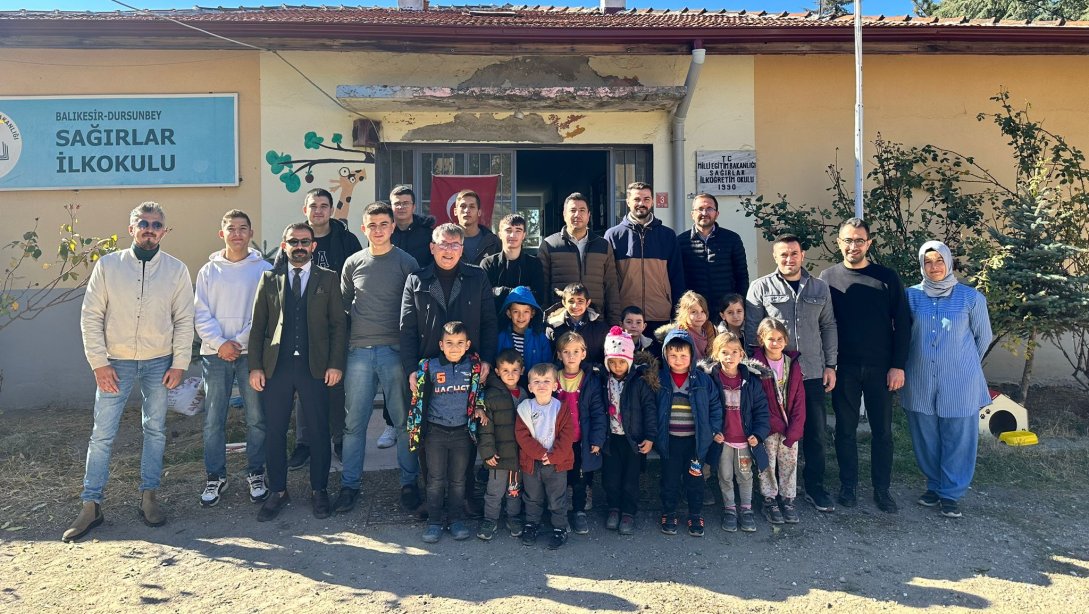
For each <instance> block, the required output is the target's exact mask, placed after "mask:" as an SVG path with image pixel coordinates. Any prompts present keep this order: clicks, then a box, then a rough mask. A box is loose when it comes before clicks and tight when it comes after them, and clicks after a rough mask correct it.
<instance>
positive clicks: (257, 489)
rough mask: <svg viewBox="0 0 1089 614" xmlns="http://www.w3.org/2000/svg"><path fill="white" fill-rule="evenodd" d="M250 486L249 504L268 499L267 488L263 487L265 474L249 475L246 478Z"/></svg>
mask: <svg viewBox="0 0 1089 614" xmlns="http://www.w3.org/2000/svg"><path fill="white" fill-rule="evenodd" d="M246 481H247V482H249V484H250V503H257V502H258V501H264V500H265V499H268V487H267V486H266V485H265V474H263V473H251V474H249V475H247V476H246Z"/></svg>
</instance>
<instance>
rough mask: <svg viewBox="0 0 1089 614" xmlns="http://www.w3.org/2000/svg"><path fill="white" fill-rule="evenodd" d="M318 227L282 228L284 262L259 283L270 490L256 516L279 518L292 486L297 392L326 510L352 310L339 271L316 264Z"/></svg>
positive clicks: (320, 503)
mask: <svg viewBox="0 0 1089 614" xmlns="http://www.w3.org/2000/svg"><path fill="white" fill-rule="evenodd" d="M315 247H316V245H315V241H314V231H313V229H311V227H310V226H308V225H307V224H304V223H302V222H298V223H295V224H290V225H288V227H287V228H286V229H284V235H283V242H282V243H280V248H281V249H282V250H284V252H285V253H287V255H288V259H287V267H285V268H281V269H273V270H271V271H266V272H265V273H264V274H263V275H262V276H261V281H260V282H259V283H258V285H257V299H256V300H255V301H254V304H253V323H252V326H251V328H250V343H249V349H250V386H252V387H253V389H254V390H256V391H258V392H259V393H261V406H262V407H263V408H264V411H265V434H266V438H265V451H266V457H267V463H268V489H269V491H271V493H270V495H269V497H268V499H266V500H265V503H264V505H262V506H261V511H260V512H258V514H257V520H258V521H259V522H265V521H269V520H272V519H274V518H276V516H277V515H278V514H279V513H280V510H282V509H283V507H284V506H285V505H287V503H288V502H289V501H290V500H291V499H290V496H289V495H288V493H287V427H288V423H289V422H290V418H291V409H292V406H293V404H294V403H293V402H294V396H295V394H298V395H299V412H300V414H301V420H302V422H304V423H305V424H306V426H307V428H308V429H310V431H311V432H312V433H313V434H314V438H313V440H312V442H311V450H310V455H311V457H312V458H311V461H310V488H311V489H312V493H311V501H312V503H313V509H314V517H315V518H327V517H328V516H329V493H328V492H327V491H326V486H327V484H328V482H329V462H330V454H331V449H330V443H329V388H331V387H332V386H335V385H336V384H337V383H339V382H340V380H341V377H342V375H343V373H344V363H345V353H346V351H347V338H346V337H347V318H346V317H345V315H344V305H343V304H342V302H341V294H340V276H339V275H337V274H336V273H334V272H333V271H330V270H328V269H323V268H321V267H319V266H314V263H313V261H312V260H311V256H312V254H313V252H314V249H315Z"/></svg>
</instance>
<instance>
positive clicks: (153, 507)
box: [62, 202, 193, 542]
mask: <svg viewBox="0 0 1089 614" xmlns="http://www.w3.org/2000/svg"><path fill="white" fill-rule="evenodd" d="M128 230H129V234H130V235H132V240H133V244H132V247H131V248H129V249H126V250H121V251H118V252H114V253H112V254H108V255H106V256H103V257H102V259H100V260H99V261H98V263H97V264H96V265H95V268H94V270H93V271H91V276H90V278H89V279H88V282H87V292H86V293H85V295H84V297H83V309H82V312H81V315H80V329H81V330H82V332H83V350H84V353H85V354H86V356H87V362H88V363H90V365H91V368H92V369H93V370H94V374H95V384H96V385H97V387H98V390H97V392H96V393H95V410H94V429H93V430H92V431H91V440H90V442H89V443H88V444H87V468H86V472H85V473H84V476H83V494H82V495H81V497H80V498H81V499H82V500H83V507H82V509H81V510H80V513H79V516H77V517H76V519H75V521H74V522H73V523H72V525H71V526H70V527H69V528H68V530H67V531H65V532H64V535H63V536H62V539H63V540H64V541H66V542H68V541H73V540H76V539H79V538H80V537H83V536H84V535H86V534H87V532H88V531H90V530H91V529H93V528H95V527H97V526H98V525H100V524H102V519H103V516H102V510H101V504H102V491H103V490H104V489H105V487H106V481H107V480H108V479H109V469H110V451H111V448H112V447H113V439H114V436H115V435H117V429H118V426H119V425H120V423H121V414H122V412H123V410H124V409H125V402H126V401H127V400H128V397H129V393H131V392H132V389H133V387H135V386H136V385H137V384H139V386H140V392H141V393H142V395H143V397H144V403H143V406H142V407H141V410H140V411H141V418H142V425H143V431H144V450H143V456H142V457H141V458H140V492H141V501H140V516H141V517H142V518H143V520H144V523H145V524H147V525H148V526H153V527H157V526H162V525H163V524H165V523H166V517H165V516H164V515H163V513H162V510H161V509H160V508H159V504H158V502H157V501H156V500H155V491H156V490H157V489H158V488H159V481H160V478H161V477H162V472H163V449H164V448H165V447H166V393H167V390H170V389H173V388H176V387H177V386H178V384H179V383H181V381H182V378H183V377H184V376H185V371H186V370H187V369H188V368H189V361H190V360H191V358H192V353H193V348H192V345H193V286H192V283H191V281H190V278H189V270H188V269H187V268H186V267H185V264H184V263H182V262H181V261H180V260H178V259H177V258H174V257H173V256H170V255H169V254H166V253H164V252H163V251H162V250H161V249H160V248H159V242H160V241H161V240H162V238H163V236H164V235H165V234H166V233H167V230H168V229H167V227H166V214H165V213H164V212H163V209H162V207H160V206H159V205H158V204H157V203H153V202H146V203H143V204H141V205H140V206H139V207H137V208H135V209H133V210H132V213H131V214H130V215H129V229H128Z"/></svg>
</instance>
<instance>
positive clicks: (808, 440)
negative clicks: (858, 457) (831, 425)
mask: <svg viewBox="0 0 1089 614" xmlns="http://www.w3.org/2000/svg"><path fill="white" fill-rule="evenodd" d="M802 384H803V385H804V386H805V430H804V431H803V432H802V459H803V460H804V461H805V467H804V468H803V469H802V482H803V483H804V484H805V490H806V492H808V493H810V494H814V493H818V492H824V466H825V460H824V439H825V436H826V435H825V434H826V433H827V431H828V416H827V415H825V413H824V384H823V382H822V380H821V378H814V379H807V380H805V381H803V382H802Z"/></svg>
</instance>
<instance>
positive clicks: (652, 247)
mask: <svg viewBox="0 0 1089 614" xmlns="http://www.w3.org/2000/svg"><path fill="white" fill-rule="evenodd" d="M627 195H628V196H627V199H628V215H626V216H625V217H624V219H623V220H621V221H620V223H619V224H617V225H616V226H613V227H612V228H610V229H608V230H606V231H605V240H606V241H608V242H609V243H610V244H611V245H612V248H613V256H615V257H616V269H617V273H618V274H619V275H620V304H621V305H623V306H625V307H626V306H628V305H635V306H636V307H638V308H640V309H642V310H643V314H644V316H645V317H646V321H647V328H649V329H651V330H654V329H656V328H658V327H659V326H661V325H662V324H665V323H667V322H669V321H670V320H671V319H672V318H673V306H674V305H676V304H677V301H679V300H680V298H681V295H682V294H684V270H683V269H682V268H681V255H680V250H679V249H678V248H677V234H676V233H675V232H673V230H672V229H670V228H669V227H668V226H666V225H664V224H662V221H661V220H659V219H657V218H655V217H654V191H653V189H652V188H651V187H650V185H648V184H646V183H643V182H641V181H636V182H635V183H632V184H629V185H628V190H627ZM614 323H617V322H614Z"/></svg>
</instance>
